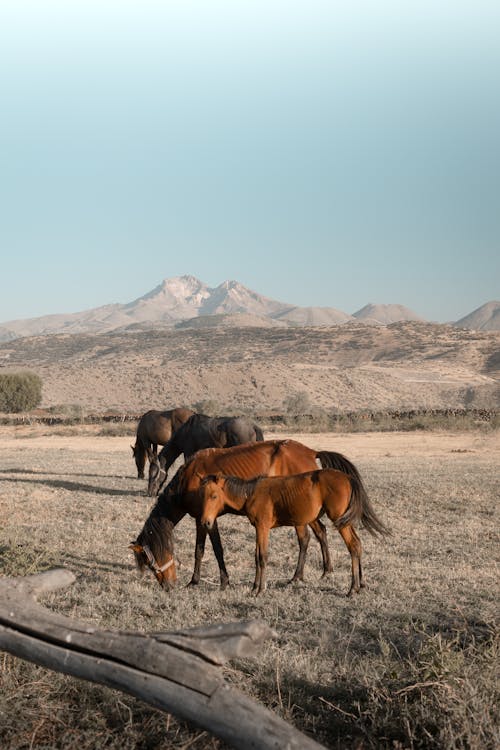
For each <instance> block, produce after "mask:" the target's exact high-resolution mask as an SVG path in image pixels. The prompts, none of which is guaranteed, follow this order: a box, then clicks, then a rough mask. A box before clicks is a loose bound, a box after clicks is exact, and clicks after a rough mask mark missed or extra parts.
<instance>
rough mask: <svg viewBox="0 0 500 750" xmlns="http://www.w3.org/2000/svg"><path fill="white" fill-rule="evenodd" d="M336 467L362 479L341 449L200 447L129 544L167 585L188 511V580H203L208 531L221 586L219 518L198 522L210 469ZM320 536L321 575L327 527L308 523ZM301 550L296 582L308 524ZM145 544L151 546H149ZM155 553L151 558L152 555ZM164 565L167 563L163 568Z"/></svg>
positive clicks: (265, 472) (250, 473) (326, 562)
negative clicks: (191, 540)
mask: <svg viewBox="0 0 500 750" xmlns="http://www.w3.org/2000/svg"><path fill="white" fill-rule="evenodd" d="M318 461H319V464H320V465H321V466H322V467H323V468H327V467H328V468H336V469H339V470H340V471H343V472H345V473H346V474H348V475H349V476H351V477H354V478H358V479H359V473H358V471H357V469H356V467H355V466H354V465H353V464H352V463H351V462H350V461H349V460H348V459H347V458H345V457H344V456H342V455H341V454H340V453H333V452H328V451H316V450H314V449H313V448H309V447H308V446H306V445H303V444H302V443H298V442H296V441H295V440H265V441H263V442H257V443H247V444H245V445H237V446H234V447H232V448H207V449H205V450H201V451H198V453H196V455H195V456H193V457H192V458H191V459H190V460H189V461H188V462H187V463H186V464H184V466H181V468H180V469H179V470H178V471H177V473H176V474H175V476H174V477H173V479H172V480H171V482H170V484H169V485H168V486H167V487H166V488H165V490H164V491H163V492H162V494H161V495H160V496H159V497H158V501H157V503H156V505H155V506H154V508H153V510H152V511H151V513H150V515H149V517H148V518H147V519H146V522H145V524H144V527H143V529H142V531H141V533H140V534H139V536H138V537H137V540H136V541H135V542H133V543H132V544H131V545H130V547H131V549H132V550H133V551H134V553H135V558H136V563H137V565H138V567H139V568H141V569H143V568H144V567H146V566H147V567H149V568H150V569H151V570H152V571H153V572H154V574H155V576H156V578H157V579H158V581H159V583H160V584H161V585H165V586H167V587H168V585H169V583H171V582H173V581H174V580H175V578H176V572H175V563H174V558H173V528H174V526H175V525H176V524H178V523H179V521H180V520H181V519H182V518H183V517H184V516H185V515H186V513H189V515H190V516H192V517H193V518H194V519H195V520H196V547H195V565H194V571H193V576H192V578H191V582H190V585H196V584H197V583H199V581H200V570H201V561H202V558H203V554H204V552H205V542H206V537H207V533H208V534H209V536H210V541H211V542H212V547H213V550H214V553H215V556H216V558H217V562H218V564H219V571H220V582H221V587H222V588H225V587H226V586H227V584H228V582H229V577H228V574H227V570H226V566H225V564H224V554H223V550H222V543H221V539H220V535H219V529H218V527H217V521H215V523H214V524H213V527H212V528H211V529H210V530H208V529H207V528H205V527H204V526H202V525H201V523H200V518H201V513H202V502H201V501H202V498H201V494H200V491H199V490H200V483H201V480H202V478H203V477H205V476H207V475H208V474H214V473H217V472H223V473H224V474H231V475H234V476H238V477H240V478H242V479H251V478H253V477H256V476H285V475H289V474H299V473H301V472H304V471H312V470H314V469H317V468H318V463H317V462H318ZM309 525H310V526H311V528H312V530H313V532H314V534H315V535H316V537H317V539H318V541H319V543H320V545H321V551H322V555H323V575H325V574H326V573H330V572H331V571H332V565H331V562H330V555H329V552H328V543H327V538H326V529H325V527H324V525H323V524H322V523H321V521H319V519H313V521H312V523H311V524H309ZM297 536H298V539H299V546H300V552H301V553H300V554H299V561H298V564H297V569H296V571H295V574H294V576H293V578H292V581H296V580H303V576H304V562H305V553H306V549H307V545H308V543H309V531H308V529H307V526H306V525H303V526H300V527H298V528H297ZM146 548H147V550H146ZM148 553H151V556H152V560H153V562H152V561H151V559H150V558H149V557H148ZM164 565H168V566H169V567H168V568H167V569H165V570H164V571H163V570H161V569H162V568H163V566H164Z"/></svg>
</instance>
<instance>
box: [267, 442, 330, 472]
mask: <svg viewBox="0 0 500 750" xmlns="http://www.w3.org/2000/svg"><path fill="white" fill-rule="evenodd" d="M317 468H318V464H317V463H316V451H315V450H313V449H312V448H309V447H308V446H307V445H303V444H302V443H299V442H297V441H296V440H281V441H279V445H277V447H276V451H275V454H274V456H273V462H272V468H271V471H270V473H269V476H275V477H279V476H290V475H291V474H303V473H304V472H306V471H314V470H316V469H317Z"/></svg>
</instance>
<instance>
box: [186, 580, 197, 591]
mask: <svg viewBox="0 0 500 750" xmlns="http://www.w3.org/2000/svg"><path fill="white" fill-rule="evenodd" d="M198 584H199V581H193V579H191V580H190V581H189V583H188V584H187V585H186V588H187V589H192V588H193V586H198Z"/></svg>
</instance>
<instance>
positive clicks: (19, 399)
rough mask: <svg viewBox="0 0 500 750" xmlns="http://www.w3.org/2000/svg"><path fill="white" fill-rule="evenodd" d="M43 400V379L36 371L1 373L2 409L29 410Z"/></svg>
mask: <svg viewBox="0 0 500 750" xmlns="http://www.w3.org/2000/svg"><path fill="white" fill-rule="evenodd" d="M41 400H42V381H41V379H40V378H39V376H38V375H36V374H35V373H34V372H11V373H6V374H5V375H0V411H3V412H8V413H12V412H14V413H15V412H20V411H29V410H30V409H33V408H34V407H35V406H38V404H39V403H40V401H41Z"/></svg>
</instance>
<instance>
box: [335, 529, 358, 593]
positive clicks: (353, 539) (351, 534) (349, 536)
mask: <svg viewBox="0 0 500 750" xmlns="http://www.w3.org/2000/svg"><path fill="white" fill-rule="evenodd" d="M339 533H340V535H341V537H342V539H343V540H344V542H345V544H346V547H347V549H348V550H349V552H350V554H351V566H352V578H351V588H350V589H349V592H348V594H347V596H351V594H352V593H353V592H354V593H355V594H357V593H359V589H360V588H361V541H360V538H359V536H358V535H357V534H356V532H355V530H354V529H353V527H352V526H344V527H343V528H342V529H339Z"/></svg>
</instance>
